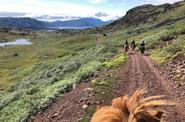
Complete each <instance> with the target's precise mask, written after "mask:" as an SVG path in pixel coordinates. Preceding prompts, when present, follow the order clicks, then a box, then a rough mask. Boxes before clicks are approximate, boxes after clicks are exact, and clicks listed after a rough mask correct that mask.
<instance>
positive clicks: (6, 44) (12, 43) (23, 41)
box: [0, 39, 32, 47]
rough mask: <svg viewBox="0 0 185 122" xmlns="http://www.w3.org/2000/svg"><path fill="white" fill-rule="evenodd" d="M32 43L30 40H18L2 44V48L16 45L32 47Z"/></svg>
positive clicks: (0, 43) (0, 45) (0, 44)
mask: <svg viewBox="0 0 185 122" xmlns="http://www.w3.org/2000/svg"><path fill="white" fill-rule="evenodd" d="M31 44H32V43H31V42H30V40H28V39H16V40H15V41H13V42H0V47H4V46H16V45H31Z"/></svg>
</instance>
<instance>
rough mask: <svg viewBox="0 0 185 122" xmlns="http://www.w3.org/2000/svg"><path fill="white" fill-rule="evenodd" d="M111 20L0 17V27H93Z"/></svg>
mask: <svg viewBox="0 0 185 122" xmlns="http://www.w3.org/2000/svg"><path fill="white" fill-rule="evenodd" d="M110 22H112V21H111V20H110V21H107V22H104V21H102V20H100V19H95V18H80V19H75V20H68V21H54V22H48V21H39V20H36V19H33V18H28V17H25V18H23V17H22V18H12V17H2V18H0V28H23V29H47V28H92V27H97V26H101V25H106V24H109V23H110Z"/></svg>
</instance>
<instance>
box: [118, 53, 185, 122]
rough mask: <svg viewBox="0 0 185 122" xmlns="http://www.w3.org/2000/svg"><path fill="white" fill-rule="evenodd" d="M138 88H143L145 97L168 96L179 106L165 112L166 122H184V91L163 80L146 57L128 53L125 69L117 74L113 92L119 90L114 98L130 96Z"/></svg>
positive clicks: (165, 79)
mask: <svg viewBox="0 0 185 122" xmlns="http://www.w3.org/2000/svg"><path fill="white" fill-rule="evenodd" d="M138 88H145V89H146V90H147V91H148V92H147V94H146V95H147V96H151V95H169V96H170V97H171V99H173V100H175V101H177V102H178V103H179V104H178V105H177V106H176V107H174V108H170V109H168V110H167V111H168V112H169V114H168V117H167V118H166V120H167V121H168V122H185V94H184V92H185V89H184V88H182V87H181V88H180V87H179V86H178V85H176V84H174V83H172V82H171V81H169V80H168V79H167V78H165V77H164V76H163V74H161V73H160V71H159V70H158V69H157V68H156V67H155V66H154V63H152V61H151V60H150V59H149V58H148V57H146V56H141V55H140V54H132V53H130V56H129V59H128V62H127V64H126V67H123V68H122V71H120V73H119V81H118V84H117V86H116V87H115V90H116V89H120V90H119V91H117V90H116V91H115V96H121V95H124V94H128V93H129V94H131V93H133V92H134V91H135V90H136V89H138Z"/></svg>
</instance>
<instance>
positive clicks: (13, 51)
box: [0, 2, 185, 122]
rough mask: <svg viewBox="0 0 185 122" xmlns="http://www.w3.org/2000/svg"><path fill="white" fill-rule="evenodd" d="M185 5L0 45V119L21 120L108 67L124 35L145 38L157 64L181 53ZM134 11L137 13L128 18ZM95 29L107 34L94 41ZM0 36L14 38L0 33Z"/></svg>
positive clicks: (147, 10) (148, 9)
mask: <svg viewBox="0 0 185 122" xmlns="http://www.w3.org/2000/svg"><path fill="white" fill-rule="evenodd" d="M184 9H185V2H181V3H177V4H174V5H162V6H151V5H147V6H140V7H137V8H135V9H132V10H130V11H128V13H127V15H126V16H125V17H123V18H121V19H119V20H117V21H115V22H113V23H112V24H110V25H109V26H105V27H103V28H96V29H88V30H83V31H71V30H69V31H60V32H52V33H46V32H37V33H35V34H34V35H30V36H27V37H25V36H23V37H22V38H29V39H30V40H31V41H32V42H33V45H30V46H10V47H0V52H1V53H0V89H1V93H0V121H2V122H4V121H5V122H16V121H24V120H26V119H27V118H29V116H30V115H32V114H34V113H36V112H37V111H38V110H39V109H41V108H43V107H45V106H47V105H48V104H50V103H52V102H53V101H55V100H56V99H58V98H60V97H62V95H63V94H64V93H65V92H67V91H69V90H71V89H72V86H73V84H75V83H79V82H82V81H83V80H85V79H86V78H88V77H90V76H92V75H93V74H94V73H95V72H97V71H98V70H101V69H104V68H107V67H109V68H111V65H112V63H110V62H111V61H114V58H113V59H112V57H113V56H114V55H117V54H119V53H120V49H121V44H122V43H123V42H124V40H126V39H127V40H129V42H131V41H132V40H133V39H135V40H136V42H137V44H139V43H140V41H142V40H144V41H145V42H146V46H147V51H150V52H151V56H152V58H153V59H155V60H156V61H158V62H159V63H165V62H169V61H170V60H172V59H173V58H174V57H175V56H177V55H178V54H184V52H185V41H184V40H185V35H184V34H185V18H184ZM138 12H142V13H144V14H142V16H141V15H140V14H137V13H138ZM133 16H134V17H136V18H135V19H134V21H130V19H133V18H132V17H133ZM139 20H141V21H139ZM97 33H98V34H100V33H101V34H102V33H106V34H107V36H106V37H101V39H100V40H101V44H100V45H98V46H97V45H96V34H97ZM0 35H4V37H5V38H7V36H8V37H10V39H11V38H17V37H16V36H12V34H7V33H4V32H1V34H0ZM18 38H21V37H20V35H19V36H18ZM167 42H168V44H167ZM118 57H122V58H123V57H125V55H123V54H121V56H120V55H118ZM172 57H173V58H172Z"/></svg>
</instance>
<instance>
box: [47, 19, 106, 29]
mask: <svg viewBox="0 0 185 122" xmlns="http://www.w3.org/2000/svg"><path fill="white" fill-rule="evenodd" d="M48 24H49V26H50V27H97V26H101V25H105V24H109V23H108V22H104V21H102V20H100V19H95V18H80V19H75V20H68V21H55V22H49V23H48Z"/></svg>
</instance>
